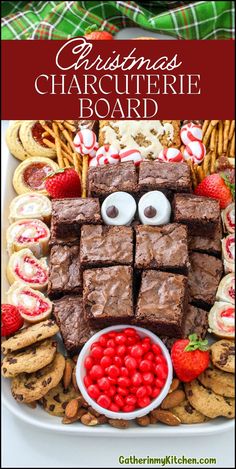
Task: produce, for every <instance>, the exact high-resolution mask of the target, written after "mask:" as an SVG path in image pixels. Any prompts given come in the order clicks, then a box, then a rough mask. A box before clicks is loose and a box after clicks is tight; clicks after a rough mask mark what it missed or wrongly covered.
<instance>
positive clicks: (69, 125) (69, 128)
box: [63, 121, 76, 132]
mask: <svg viewBox="0 0 236 469" xmlns="http://www.w3.org/2000/svg"><path fill="white" fill-rule="evenodd" d="M63 124H64V127H66V128H67V129H68V130H71V132H76V128H75V126H74V125H72V124H70V123H69V122H66V121H65V122H64V123H63Z"/></svg>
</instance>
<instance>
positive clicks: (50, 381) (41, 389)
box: [11, 353, 65, 403]
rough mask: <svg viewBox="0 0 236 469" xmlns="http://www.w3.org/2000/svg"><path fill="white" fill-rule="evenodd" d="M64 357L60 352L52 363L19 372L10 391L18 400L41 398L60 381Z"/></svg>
mask: <svg viewBox="0 0 236 469" xmlns="http://www.w3.org/2000/svg"><path fill="white" fill-rule="evenodd" d="M64 368H65V358H64V357H63V355H61V354H60V353H56V356H55V358H54V360H53V361H52V363H50V364H49V365H47V366H46V367H44V368H42V369H41V370H38V371H35V372H34V373H30V374H28V373H21V374H19V375H18V376H16V377H15V378H13V380H12V384H11V392H12V395H13V397H14V399H16V401H18V402H24V403H28V402H32V401H36V400H38V399H41V398H42V397H43V396H45V394H47V392H48V391H50V389H52V388H54V387H55V386H57V384H58V383H59V382H60V381H61V378H62V376H63V372H64Z"/></svg>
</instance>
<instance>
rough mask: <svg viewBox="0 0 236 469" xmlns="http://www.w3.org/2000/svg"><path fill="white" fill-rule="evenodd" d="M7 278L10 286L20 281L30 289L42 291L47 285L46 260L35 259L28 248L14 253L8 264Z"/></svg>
mask: <svg viewBox="0 0 236 469" xmlns="http://www.w3.org/2000/svg"><path fill="white" fill-rule="evenodd" d="M7 278H8V280H9V283H10V284H12V283H14V282H15V281H17V280H20V281H22V282H24V283H25V284H27V285H28V286H29V287H31V288H35V289H36V290H44V289H45V288H46V287H47V284H48V265H47V260H46V258H44V257H42V258H41V259H37V258H36V257H35V256H34V255H33V254H32V252H31V250H30V249H28V248H26V249H22V250H21V251H18V252H15V253H14V254H12V255H11V257H10V259H9V262H8V266H7Z"/></svg>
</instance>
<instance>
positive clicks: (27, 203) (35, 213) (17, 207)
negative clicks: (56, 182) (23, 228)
mask: <svg viewBox="0 0 236 469" xmlns="http://www.w3.org/2000/svg"><path fill="white" fill-rule="evenodd" d="M9 210H10V215H9V222H10V223H13V222H15V221H18V220H22V219H27V218H37V219H39V220H42V221H44V222H45V223H49V222H50V219H51V215H52V204H51V201H50V200H49V198H48V197H46V196H45V195H42V194H38V193H37V192H29V193H26V194H22V195H18V196H17V197H15V198H14V199H13V200H12V201H11V203H10V207H9Z"/></svg>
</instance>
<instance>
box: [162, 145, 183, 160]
mask: <svg viewBox="0 0 236 469" xmlns="http://www.w3.org/2000/svg"><path fill="white" fill-rule="evenodd" d="M157 159H158V160H161V161H165V162H167V163H168V162H169V163H180V162H181V161H184V157H183V155H182V153H181V151H180V150H178V148H163V149H162V150H161V151H160V153H159V155H158V157H157Z"/></svg>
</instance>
